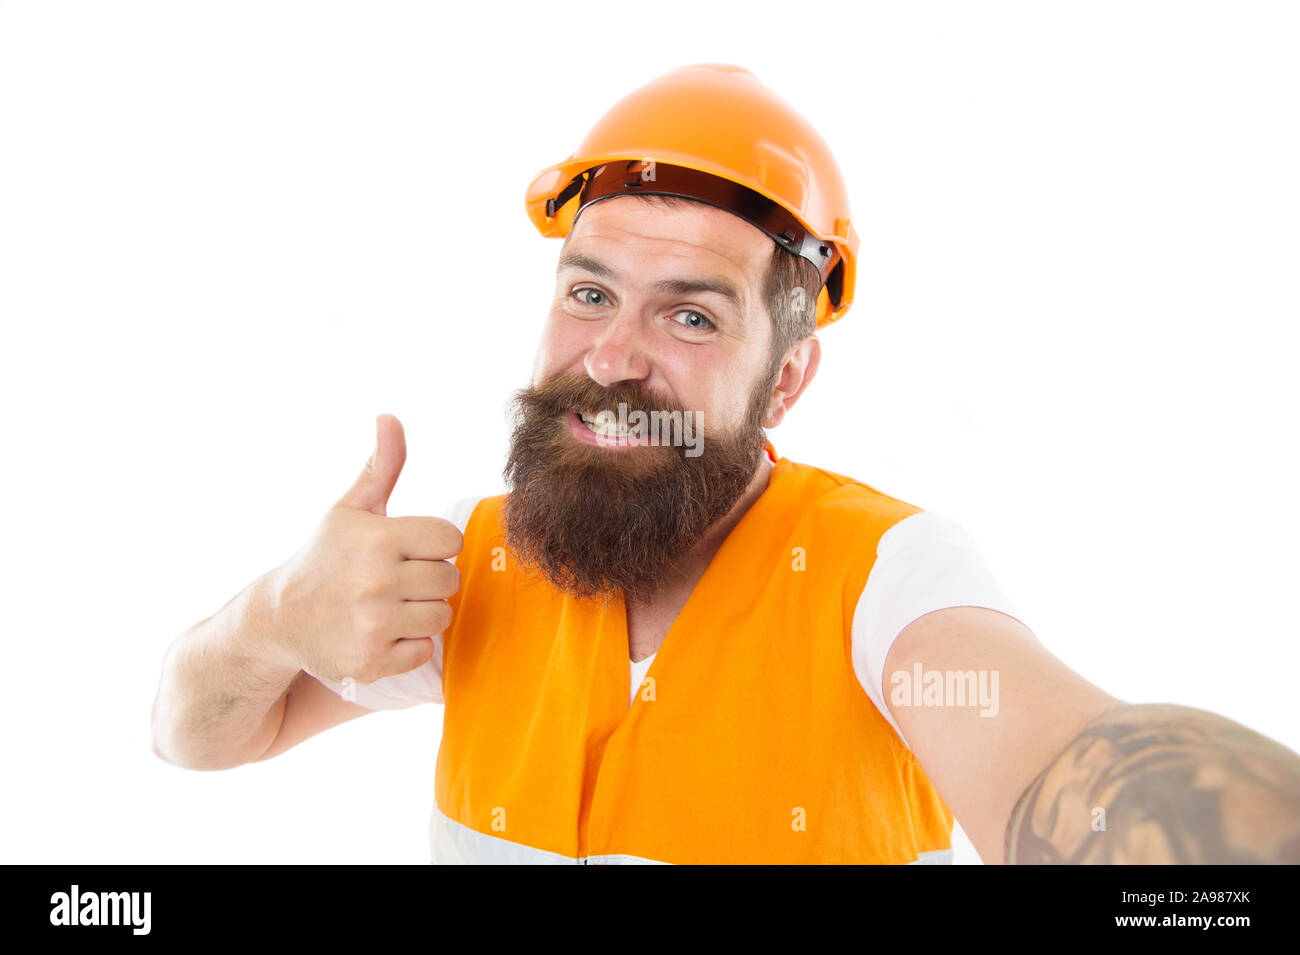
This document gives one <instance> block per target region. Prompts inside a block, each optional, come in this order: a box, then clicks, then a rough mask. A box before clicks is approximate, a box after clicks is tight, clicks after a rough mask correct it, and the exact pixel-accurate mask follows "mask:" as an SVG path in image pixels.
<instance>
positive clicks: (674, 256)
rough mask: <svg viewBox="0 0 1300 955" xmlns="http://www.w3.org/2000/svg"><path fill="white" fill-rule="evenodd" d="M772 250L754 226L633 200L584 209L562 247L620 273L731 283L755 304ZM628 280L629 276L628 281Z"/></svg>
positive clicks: (721, 213) (692, 205)
mask: <svg viewBox="0 0 1300 955" xmlns="http://www.w3.org/2000/svg"><path fill="white" fill-rule="evenodd" d="M774 247H775V245H774V243H773V241H772V239H771V238H770V237H768V236H767V235H766V234H765V233H764V232H762V231H761V230H760V229H758V228H757V227H755V226H753V225H751V224H750V223H748V222H746V221H745V220H744V219H742V218H740V217H739V216H737V215H734V214H732V213H730V212H727V211H726V210H724V209H719V208H716V207H714V206H710V205H707V204H705V203H702V202H685V203H681V204H677V205H673V206H667V205H665V204H663V203H661V202H658V201H654V200H647V199H643V198H637V197H636V196H614V197H611V198H608V199H602V200H600V201H599V202H593V203H592V204H591V205H589V206H587V207H586V208H584V209H583V210H582V212H581V214H580V215H579V216H578V219H577V221H576V222H575V223H574V224H573V228H572V230H571V231H570V232H569V235H568V238H567V239H566V240H565V243H564V251H565V252H579V251H580V252H581V253H582V254H583V255H584V256H586V257H591V258H594V259H596V260H598V261H600V262H602V263H604V264H606V265H608V266H610V267H612V268H613V269H615V270H617V271H620V272H622V271H623V270H624V269H626V268H628V267H630V266H634V267H635V270H636V271H637V272H640V273H645V274H649V273H653V274H654V276H655V277H656V278H662V277H664V276H663V275H662V274H660V273H663V272H672V273H678V272H683V271H689V272H691V273H692V276H693V277H706V276H708V275H714V276H716V277H718V278H725V279H728V280H731V281H733V282H735V283H737V284H739V285H741V286H742V288H743V289H744V290H745V291H746V292H747V293H748V294H747V295H746V298H747V299H749V300H751V301H755V302H756V301H757V299H758V296H759V295H760V293H761V290H762V287H763V282H764V281H765V279H766V276H767V267H768V263H769V261H770V260H771V257H772V249H773V248H774ZM628 277H629V278H630V277H631V276H628Z"/></svg>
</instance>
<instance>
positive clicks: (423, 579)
mask: <svg viewBox="0 0 1300 955" xmlns="http://www.w3.org/2000/svg"><path fill="white" fill-rule="evenodd" d="M459 586H460V571H458V570H457V569H456V567H455V565H454V564H450V563H448V562H447V561H445V560H404V561H402V562H401V564H399V565H398V567H397V592H398V594H399V595H400V596H401V598H402V599H403V600H445V599H446V598H448V597H450V596H451V595H452V594H454V593H455V592H456V588H457V587H459Z"/></svg>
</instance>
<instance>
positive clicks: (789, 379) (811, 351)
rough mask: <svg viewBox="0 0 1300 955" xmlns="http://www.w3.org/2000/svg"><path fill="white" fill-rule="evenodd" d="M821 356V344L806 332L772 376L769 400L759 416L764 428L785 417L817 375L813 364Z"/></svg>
mask: <svg viewBox="0 0 1300 955" xmlns="http://www.w3.org/2000/svg"><path fill="white" fill-rule="evenodd" d="M821 359H822V343H821V342H820V341H818V340H817V336H816V335H809V336H808V337H807V338H805V339H803V340H802V341H800V342H799V344H797V345H795V346H794V348H793V349H791V350H790V354H788V355H786V357H785V363H784V364H783V365H782V366H781V371H780V373H779V374H778V375H777V376H776V386H775V387H774V389H773V391H772V400H771V401H770V402H769V403H768V406H767V415H766V416H765V417H764V418H763V427H764V428H775V427H776V426H777V425H779V424H780V423H781V422H782V421H783V420H784V419H785V414H786V412H787V411H789V410H790V409H791V408H793V407H794V403H795V402H796V401H798V400H799V396H800V395H801V394H803V390H804V389H805V388H807V387H808V386H809V385H810V384H812V380H813V378H815V377H816V376H817V366H818V364H819V363H820V362H821Z"/></svg>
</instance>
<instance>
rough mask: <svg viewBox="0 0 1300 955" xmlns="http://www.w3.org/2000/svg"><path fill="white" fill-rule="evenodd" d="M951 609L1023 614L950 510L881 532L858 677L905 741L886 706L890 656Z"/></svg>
mask: <svg viewBox="0 0 1300 955" xmlns="http://www.w3.org/2000/svg"><path fill="white" fill-rule="evenodd" d="M946 607H987V608H989V609H991V610H997V611H1000V612H1002V613H1004V614H1006V615H1007V616H1009V617H1014V618H1016V619H1017V620H1020V616H1019V614H1018V613H1017V612H1016V609H1015V607H1014V606H1013V605H1012V603H1011V601H1010V600H1009V599H1007V596H1006V594H1005V593H1003V592H1002V588H1001V587H999V586H998V583H997V581H996V580H995V579H994V577H993V574H992V572H991V571H990V570H989V567H988V564H987V563H986V561H985V559H984V555H983V553H982V552H981V551H980V549H979V547H978V545H976V543H975V541H974V540H973V539H972V537H971V535H970V533H969V532H968V531H967V530H966V528H965V527H964V526H963V525H962V524H961V523H959V522H958V521H957V520H955V519H954V518H952V517H950V516H948V515H945V514H942V513H939V512H936V511H920V512H918V513H916V514H912V515H911V516H909V517H905V518H904V519H903V520H901V521H899V522H898V523H897V524H895V525H894V526H893V527H891V528H889V530H887V531H885V533H884V534H882V535H881V537H880V543H879V545H878V546H877V548H876V563H875V566H873V567H872V569H871V573H870V574H869V575H868V577H867V583H866V585H865V586H864V587H863V588H862V595H861V596H860V597H859V598H858V603H857V606H856V608H855V609H854V612H853V624H852V634H851V639H852V656H853V671H854V673H856V674H857V677H858V682H859V683H861V684H862V689H863V690H865V691H866V694H867V696H868V697H870V698H871V702H872V703H874V704H875V705H876V709H878V710H879V711H880V714H881V715H882V716H883V717H884V718H885V719H886V720H888V721H889V725H890V726H892V727H893V728H894V732H896V733H898V738H899V739H901V740H902V741H903V745H905V746H906V745H907V739H906V738H905V737H904V736H903V732H902V730H900V729H899V728H898V723H897V722H896V721H895V720H894V716H893V714H892V713H890V712H889V707H887V706H886V705H885V693H884V689H883V679H884V669H885V656H886V655H887V654H888V653H889V648H890V647H892V646H893V645H894V639H895V638H896V637H897V636H898V635H899V633H901V632H902V631H903V630H904V629H905V628H906V627H907V625H908V624H910V623H911V622H912V621H913V620H916V619H917V618H918V617H922V616H924V615H925V614H927V613H930V612H931V611H934V610H942V609H944V608H946ZM1021 622H1023V621H1021ZM908 748H909V749H910V748H911V747H910V746H909V747H908Z"/></svg>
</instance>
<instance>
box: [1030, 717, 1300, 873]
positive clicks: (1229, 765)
mask: <svg viewBox="0 0 1300 955" xmlns="http://www.w3.org/2000/svg"><path fill="white" fill-rule="evenodd" d="M1006 861H1007V862H1010V863H1119V864H1124V863H1140V864H1149V863H1175V864H1199V863H1215V864H1218V863H1300V756H1297V755H1296V754H1295V753H1293V752H1292V751H1291V750H1289V749H1287V748H1286V747H1285V746H1282V745H1281V744H1280V743H1277V742H1274V741H1273V740H1271V739H1269V738H1268V737H1266V736H1262V735H1260V734H1259V733H1256V732H1255V731H1254V730H1252V729H1249V728H1247V727H1245V726H1242V725H1241V724H1240V723H1234V722H1233V721H1232V720H1229V719H1226V718H1224V717H1222V716H1219V715H1217V714H1214V713H1209V712H1206V711H1205V710H1198V709H1192V708H1190V707H1186V706H1175V705H1172V704H1166V703H1148V704H1138V705H1123V706H1119V707H1116V708H1115V709H1112V710H1108V711H1107V712H1105V713H1103V714H1102V715H1101V716H1099V717H1098V718H1097V719H1095V720H1093V721H1092V722H1091V723H1089V724H1088V725H1087V726H1086V727H1085V728H1084V729H1083V731H1082V732H1081V733H1079V734H1078V735H1077V736H1076V737H1075V738H1074V739H1072V740H1071V741H1070V743H1069V745H1067V746H1066V747H1065V749H1063V750H1062V751H1061V752H1060V754H1059V755H1058V756H1056V758H1054V759H1053V760H1052V761H1051V762H1050V763H1049V764H1048V765H1047V767H1046V768H1045V769H1044V770H1043V771H1042V772H1041V773H1040V774H1039V775H1038V777H1037V778H1036V779H1035V780H1034V781H1033V783H1031V784H1030V786H1029V787H1028V788H1027V789H1026V790H1025V791H1024V793H1023V794H1022V795H1021V797H1020V799H1019V801H1018V802H1017V803H1016V805H1015V808H1014V810H1013V811H1012V814H1011V819H1010V821H1009V824H1008V826H1007V833H1006Z"/></svg>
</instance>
